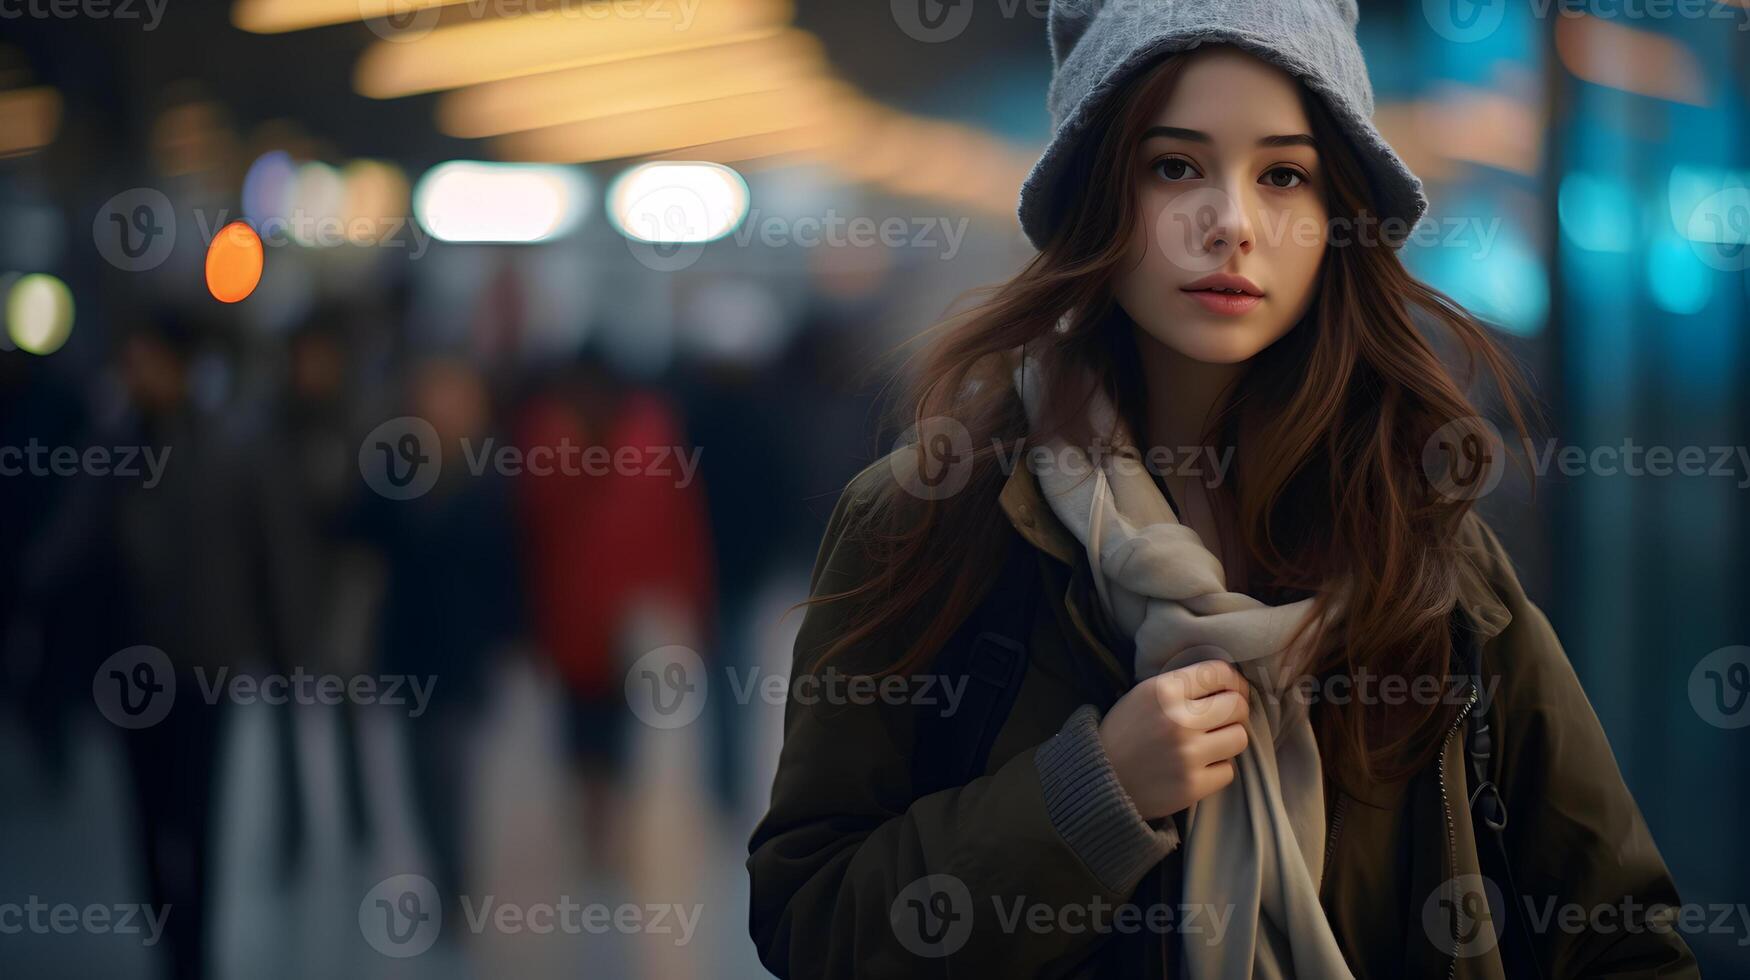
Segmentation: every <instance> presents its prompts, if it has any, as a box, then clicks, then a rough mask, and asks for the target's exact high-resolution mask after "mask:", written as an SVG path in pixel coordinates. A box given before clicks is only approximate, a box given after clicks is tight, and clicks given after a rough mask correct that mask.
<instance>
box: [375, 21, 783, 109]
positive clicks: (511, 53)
mask: <svg viewBox="0 0 1750 980" xmlns="http://www.w3.org/2000/svg"><path fill="white" fill-rule="evenodd" d="M622 7H625V9H627V10H629V11H632V13H627V14H624V15H622V14H616V13H615V11H618V10H620V9H622ZM560 11H570V13H561V12H548V13H539V14H538V13H529V14H524V15H522V16H518V17H503V18H496V19H492V20H483V21H479V22H476V23H469V24H458V25H456V26H453V27H441V28H439V29H437V30H435V31H432V32H431V33H430V34H426V35H424V36H423V37H420V38H418V39H416V40H411V41H389V40H380V41H377V42H376V43H375V44H372V45H371V46H370V47H369V48H368V49H366V50H365V53H364V55H363V56H362V57H361V58H360V59H359V63H358V68H357V70H356V71H355V72H354V76H353V86H354V87H355V88H356V89H357V90H358V91H359V92H360V93H361V94H363V95H367V96H370V97H372V98H378V99H389V98H396V97H399V96H403V95H414V94H417V93H421V92H432V91H437V90H440V89H449V88H460V87H462V86H464V85H473V84H477V83H480V82H491V81H497V80H499V79H504V78H517V77H519V76H522V75H531V74H534V73H536V72H543V71H556V70H558V69H562V68H578V67H583V66H585V65H593V64H601V63H604V62H610V61H619V60H623V59H627V58H635V57H642V56H645V55H652V54H658V53H661V52H665V51H681V50H685V49H688V48H699V47H705V46H707V45H714V44H725V43H729V42H732V41H741V40H753V39H755V38H757V37H760V36H763V35H767V34H772V33H775V32H777V31H778V30H779V29H781V28H783V27H784V26H785V25H786V24H788V23H789V22H790V18H791V14H792V8H791V2H790V0H714V2H712V3H703V4H697V5H695V6H694V7H691V8H689V7H687V6H685V5H682V4H672V5H671V4H662V5H657V4H634V5H630V6H626V5H620V4H615V3H611V2H605V0H604V2H596V3H585V4H569V5H564V6H562V7H561V8H560ZM637 11H643V13H642V15H639V14H638V13H636V12H637ZM598 12H599V13H598Z"/></svg>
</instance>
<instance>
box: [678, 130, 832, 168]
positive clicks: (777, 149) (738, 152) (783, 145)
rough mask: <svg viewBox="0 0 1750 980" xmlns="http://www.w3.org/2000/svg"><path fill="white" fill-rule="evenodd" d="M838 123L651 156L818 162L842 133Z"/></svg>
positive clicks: (718, 160)
mask: <svg viewBox="0 0 1750 980" xmlns="http://www.w3.org/2000/svg"><path fill="white" fill-rule="evenodd" d="M841 129H842V127H841V125H840V124H839V123H838V122H836V121H833V122H827V123H824V124H821V125H815V126H797V127H795V128H793V129H781V130H778V131H777V132H773V133H755V134H754V135H752V136H737V137H735V138H733V139H726V140H716V141H714V142H710V143H695V144H693V145H692V146H683V147H677V148H676V149H674V150H668V151H664V152H662V153H660V154H652V156H653V157H661V158H674V157H685V158H687V159H688V160H701V161H705V162H708V163H723V164H742V165H744V166H758V167H766V166H772V165H778V164H781V163H784V162H787V161H791V162H793V161H796V160H802V161H807V162H817V161H819V160H820V159H822V158H823V157H825V156H826V151H827V150H828V149H829V148H831V147H834V146H837V145H839V144H840V143H841V142H842V141H843V139H844V136H843V134H842V133H841V132H840V130H841ZM653 162H654V161H653Z"/></svg>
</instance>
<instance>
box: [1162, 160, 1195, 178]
mask: <svg viewBox="0 0 1750 980" xmlns="http://www.w3.org/2000/svg"><path fill="white" fill-rule="evenodd" d="M1154 172H1155V173H1156V174H1158V175H1159V176H1160V178H1161V179H1162V180H1184V179H1185V176H1186V174H1187V173H1190V174H1195V173H1197V170H1196V168H1194V167H1192V166H1191V164H1190V163H1189V162H1188V161H1185V160H1180V159H1179V158H1177V157H1168V158H1167V159H1165V160H1156V161H1155V165H1154Z"/></svg>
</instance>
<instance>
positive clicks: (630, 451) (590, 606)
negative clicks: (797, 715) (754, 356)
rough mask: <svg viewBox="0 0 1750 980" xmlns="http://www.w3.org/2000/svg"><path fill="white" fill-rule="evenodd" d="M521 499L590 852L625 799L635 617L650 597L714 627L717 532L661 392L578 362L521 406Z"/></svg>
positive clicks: (535, 610)
mask: <svg viewBox="0 0 1750 980" xmlns="http://www.w3.org/2000/svg"><path fill="white" fill-rule="evenodd" d="M516 438H517V443H518V445H519V447H520V448H521V450H522V453H523V459H524V467H523V472H522V474H521V476H520V478H519V481H518V491H517V499H518V505H519V508H518V509H519V512H520V516H521V524H522V527H523V531H524V549H523V552H524V563H525V568H526V569H527V573H528V574H527V579H528V589H529V602H530V616H531V620H532V623H533V633H534V637H535V640H536V643H537V644H538V645H539V646H540V648H541V650H542V651H543V652H544V653H545V654H546V655H547V656H548V657H549V658H551V660H552V662H553V664H554V666H555V667H556V668H557V669H558V671H559V673H560V674H561V675H562V676H563V677H564V679H565V681H566V684H567V688H568V694H569V704H568V712H567V714H568V724H567V728H568V737H569V740H570V748H571V750H572V753H573V759H574V762H575V763H576V765H577V766H578V769H579V774H580V776H581V777H582V780H583V794H584V806H585V815H586V819H585V822H586V824H587V825H588V829H587V832H588V834H589V852H590V856H591V860H592V863H596V864H598V865H599V863H600V861H599V859H600V858H601V857H602V855H604V854H608V853H614V851H613V849H612V848H611V847H610V842H611V840H612V837H613V832H614V828H615V825H616V823H617V819H616V818H617V815H618V812H619V810H620V806H619V798H618V786H619V785H620V784H621V783H622V780H620V779H619V778H618V776H619V774H620V771H621V764H622V758H623V753H624V748H625V735H626V721H627V719H626V714H627V702H626V696H625V693H624V674H625V670H626V664H627V663H628V662H629V661H630V660H631V659H634V658H636V657H637V656H638V655H639V654H641V653H643V652H644V651H642V650H633V649H628V648H627V644H628V643H629V642H631V641H630V637H629V635H628V634H629V630H630V629H631V627H632V621H631V617H633V616H635V615H636V614H637V613H639V611H640V610H644V609H649V608H653V607H658V608H663V609H667V610H673V611H674V612H673V613H665V615H679V616H683V617H685V618H686V619H687V620H688V622H686V623H684V624H676V625H677V626H678V627H679V632H680V633H682V634H684V635H694V636H699V637H700V638H701V641H702V640H703V637H704V636H705V631H706V629H707V624H708V623H709V621H710V616H711V609H712V606H713V602H712V596H713V583H712V576H711V544H710V532H709V528H708V526H707V520H706V517H705V507H704V501H703V495H702V488H701V487H700V486H699V485H698V483H697V481H696V479H695V478H696V476H697V467H696V465H695V464H696V461H697V455H696V452H695V451H693V450H691V449H690V448H688V447H686V446H684V445H683V444H682V443H683V438H682V433H681V424H680V421H679V419H678V417H677V413H676V412H675V410H674V409H673V408H671V407H670V403H669V402H668V400H667V399H666V398H665V397H664V396H662V395H661V394H659V393H657V392H655V391H650V390H643V389H636V388H631V387H628V386H625V385H623V384H621V383H619V382H618V381H617V380H616V379H614V378H613V377H612V376H611V375H609V374H608V373H607V372H606V371H604V370H602V369H600V368H596V367H593V366H585V367H580V368H578V369H576V370H575V371H573V372H572V373H570V374H568V375H567V376H566V377H565V378H563V379H562V380H561V381H560V382H559V383H558V384H555V385H552V386H549V387H548V388H546V389H545V390H542V391H541V392H539V393H538V394H536V395H535V396H533V397H532V398H530V399H529V400H528V401H527V402H525V404H524V406H523V410H522V412H521V413H520V421H519V424H518V426H517V430H516Z"/></svg>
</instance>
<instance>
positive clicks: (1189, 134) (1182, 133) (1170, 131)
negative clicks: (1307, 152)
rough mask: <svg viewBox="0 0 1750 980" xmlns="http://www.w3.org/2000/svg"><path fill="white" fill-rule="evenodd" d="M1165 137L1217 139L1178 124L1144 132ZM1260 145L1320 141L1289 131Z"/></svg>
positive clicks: (1196, 140) (1200, 140) (1146, 137)
mask: <svg viewBox="0 0 1750 980" xmlns="http://www.w3.org/2000/svg"><path fill="white" fill-rule="evenodd" d="M1161 137H1165V138H1167V139H1180V140H1189V141H1191V142H1193V143H1213V142H1215V140H1214V139H1213V138H1211V137H1210V135H1209V134H1208V133H1205V132H1203V131H1202V130H1200V129H1183V128H1180V127H1178V126H1150V127H1149V128H1148V130H1147V131H1145V132H1144V133H1143V134H1142V138H1143V140H1144V141H1145V142H1146V141H1148V140H1151V139H1158V138H1161ZM1258 145H1259V146H1307V147H1312V148H1313V149H1318V143H1317V142H1316V141H1314V140H1313V138H1312V136H1310V135H1308V134H1306V133H1287V134H1284V135H1281V136H1264V137H1261V138H1259V140H1258Z"/></svg>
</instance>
